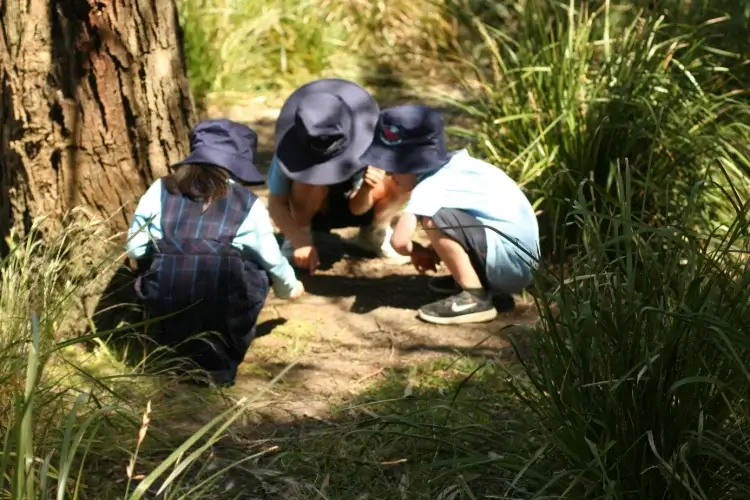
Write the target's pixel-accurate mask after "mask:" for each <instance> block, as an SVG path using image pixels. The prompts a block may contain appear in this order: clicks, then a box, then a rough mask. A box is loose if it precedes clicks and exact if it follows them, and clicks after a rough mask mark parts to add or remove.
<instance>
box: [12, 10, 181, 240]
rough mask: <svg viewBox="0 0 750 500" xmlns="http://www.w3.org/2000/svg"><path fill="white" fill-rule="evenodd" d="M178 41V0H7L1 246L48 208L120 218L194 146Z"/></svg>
mask: <svg viewBox="0 0 750 500" xmlns="http://www.w3.org/2000/svg"><path fill="white" fill-rule="evenodd" d="M181 42H182V40H181V31H180V27H179V24H178V21H177V12H176V6H175V2H174V0H100V1H97V0H0V238H2V241H3V242H2V243H0V253H2V250H3V249H2V246H3V244H4V241H5V237H6V236H7V234H8V233H9V232H10V230H11V229H13V228H15V229H17V230H19V231H20V233H21V234H26V233H27V232H28V230H29V228H30V224H31V222H32V220H33V219H34V218H35V217H37V216H40V215H55V216H57V218H58V220H59V216H60V215H62V214H63V213H64V212H65V211H67V210H69V209H71V208H73V207H75V206H84V207H87V208H88V209H90V210H92V211H93V212H94V213H95V214H97V215H101V216H103V217H109V216H112V215H113V214H115V213H116V212H117V211H118V210H119V209H120V208H122V207H126V206H128V205H132V202H133V201H134V200H137V198H138V197H139V196H141V195H142V194H143V192H144V190H145V189H146V188H147V186H148V185H149V184H150V183H151V182H153V181H154V180H155V179H156V178H158V177H160V176H162V175H165V174H166V173H167V171H168V170H167V169H168V166H169V165H170V164H171V163H174V162H176V161H178V160H179V159H180V158H181V157H182V156H183V155H185V154H186V153H187V150H188V133H189V127H190V125H191V124H192V123H193V120H194V118H195V114H194V113H195V112H194V106H193V102H192V98H191V95H190V90H189V87H188V82H187V77H186V73H185V64H184V58H183V54H182V44H181ZM131 211H132V209H127V208H126V209H125V210H122V211H120V213H119V214H117V215H116V216H115V217H114V218H113V219H112V220H113V222H114V228H115V229H123V228H124V227H126V224H127V218H128V216H129V214H130V212H131Z"/></svg>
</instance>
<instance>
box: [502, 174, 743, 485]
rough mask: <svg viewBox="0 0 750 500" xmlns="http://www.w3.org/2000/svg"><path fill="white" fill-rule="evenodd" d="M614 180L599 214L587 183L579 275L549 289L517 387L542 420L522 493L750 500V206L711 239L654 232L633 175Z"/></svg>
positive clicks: (575, 268) (542, 284)
mask: <svg viewBox="0 0 750 500" xmlns="http://www.w3.org/2000/svg"><path fill="white" fill-rule="evenodd" d="M614 185H615V190H616V193H617V198H616V201H615V202H612V203H609V204H608V208H607V209H606V210H604V211H598V212H597V211H594V210H593V209H592V207H593V204H592V203H591V202H590V201H589V200H590V198H591V197H592V196H599V195H600V194H601V193H600V192H594V193H593V194H592V195H589V196H584V194H583V192H584V190H588V189H589V188H590V186H587V185H582V187H581V190H580V191H579V195H578V197H577V201H576V204H575V207H574V209H573V210H572V211H571V214H570V218H571V222H572V223H574V224H575V225H576V226H577V227H578V228H579V229H580V231H581V233H582V241H583V246H582V248H581V249H580V252H579V253H578V255H577V256H576V257H574V259H573V262H572V267H571V269H570V270H569V273H566V274H565V275H559V276H556V277H552V275H549V276H547V277H546V278H545V277H544V276H540V278H539V280H538V283H537V287H538V288H539V289H540V290H541V291H542V296H541V298H540V300H539V304H538V305H539V310H540V320H539V323H538V325H537V327H536V329H535V331H534V333H533V335H532V336H531V338H530V348H529V354H528V355H525V356H522V358H523V364H524V368H525V371H526V374H527V376H528V383H525V382H524V383H518V384H517V385H516V387H517V388H518V389H519V390H518V394H519V396H520V397H521V398H522V399H523V400H524V402H525V403H526V404H527V405H528V406H529V408H530V409H531V410H533V411H534V413H535V415H536V419H534V420H531V421H527V422H526V425H528V427H526V428H525V429H524V430H523V431H522V432H524V433H527V434H528V435H533V436H536V437H537V438H538V439H539V442H540V443H542V444H541V445H539V446H536V447H534V448H533V449H529V450H528V451H527V453H528V457H527V461H526V462H525V463H524V464H523V467H521V466H520V464H519V466H518V470H519V471H520V472H519V473H518V475H517V479H516V481H515V484H514V488H512V489H511V490H515V491H514V495H515V496H514V498H515V497H517V495H519V494H522V493H523V494H524V495H530V497H532V498H570V499H593V498H610V499H615V498H617V499H631V498H632V499H644V500H645V499H654V500H656V499H670V498H673V499H683V498H690V499H705V500H709V499H728V498H749V497H750V405H748V402H749V401H750V370H749V369H748V366H750V322H748V319H749V316H748V314H749V313H750V309H749V307H750V267H749V266H748V259H747V255H748V251H750V244H749V243H748V240H747V234H748V228H749V227H750V221H748V219H747V208H748V207H747V204H746V203H745V202H744V201H742V200H736V201H732V203H734V206H735V207H736V209H737V212H736V219H735V222H734V223H733V224H732V225H731V226H730V227H729V228H724V229H722V230H717V231H716V232H714V233H712V234H707V235H700V234H696V233H694V232H692V231H691V230H689V228H687V227H686V226H685V225H683V224H680V221H678V220H676V221H675V224H674V225H671V226H664V227H661V228H654V227H652V226H650V225H648V224H646V223H645V222H644V221H643V220H642V219H641V218H640V216H639V213H641V211H640V207H638V206H634V204H633V200H634V199H635V197H634V194H635V193H634V191H636V190H637V189H639V188H638V187H637V186H636V185H635V184H634V183H633V182H632V178H631V176H630V169H629V168H628V169H625V170H624V172H623V174H622V175H618V176H616V178H615V183H614ZM595 191H596V189H595ZM598 191H601V189H599V190H598ZM728 199H729V200H732V198H731V196H730V195H728ZM529 422H531V424H529ZM524 497H526V496H524Z"/></svg>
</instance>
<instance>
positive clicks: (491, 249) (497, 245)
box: [404, 150, 539, 293]
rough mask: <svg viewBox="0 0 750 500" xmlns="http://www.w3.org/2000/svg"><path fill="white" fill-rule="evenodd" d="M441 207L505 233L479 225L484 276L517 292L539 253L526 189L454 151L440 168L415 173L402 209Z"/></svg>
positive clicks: (420, 212)
mask: <svg viewBox="0 0 750 500" xmlns="http://www.w3.org/2000/svg"><path fill="white" fill-rule="evenodd" d="M441 208H456V209H460V210H463V211H465V212H467V213H469V214H471V215H473V216H474V217H475V218H476V219H477V220H478V221H479V222H480V223H481V224H484V225H487V226H490V227H491V228H494V229H497V230H498V231H501V232H502V233H503V234H504V235H506V236H501V235H500V234H498V233H497V232H495V231H493V230H492V229H489V228H484V231H485V234H486V236H487V269H486V272H487V279H488V281H489V282H490V286H492V288H493V289H494V290H496V291H501V292H506V293H517V292H519V291H520V290H522V289H523V288H524V287H526V286H528V285H529V284H530V283H531V280H532V270H533V269H534V268H536V262H535V261H536V259H538V258H539V226H538V223H537V219H536V214H535V213H534V208H533V207H532V206H531V203H530V202H529V200H528V199H527V198H526V195H524V194H523V191H521V188H520V187H519V186H518V184H516V182H515V181H513V179H511V178H510V177H509V176H508V175H507V174H506V173H505V172H503V171H502V170H501V169H499V168H497V167H495V166H494V165H490V164H489V163H487V162H484V161H482V160H479V159H476V158H473V157H472V156H471V155H469V153H468V151H466V150H461V151H458V152H457V153H456V154H455V155H453V157H452V158H451V159H450V161H449V162H448V163H446V164H445V165H443V166H442V167H441V168H440V169H439V170H437V171H436V172H434V173H432V174H431V175H429V176H426V177H424V178H420V180H419V183H418V184H417V186H416V187H415V188H414V190H413V191H412V193H411V196H410V198H409V201H408V203H407V204H406V207H405V208H404V211H405V212H407V213H411V214H414V215H417V216H422V217H432V216H433V215H435V213H436V212H437V211H438V210H440V209H441ZM513 241H515V243H517V244H518V245H519V246H520V247H521V249H519V248H518V246H516V244H514V242H513ZM529 254H530V255H531V257H530V256H529Z"/></svg>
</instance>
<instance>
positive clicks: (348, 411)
mask: <svg viewBox="0 0 750 500" xmlns="http://www.w3.org/2000/svg"><path fill="white" fill-rule="evenodd" d="M503 363H504V361H503V360H501V359H500V358H497V357H494V358H483V357H473V358H467V357H464V358H457V357H447V356H445V357H441V358H437V359H432V360H431V361H429V362H426V363H422V364H415V365H412V366H408V367H400V368H395V369H386V370H384V371H383V373H382V374H381V375H380V376H379V377H378V378H377V379H376V380H373V381H372V383H370V384H369V385H368V386H365V387H363V388H361V389H360V390H359V391H358V392H357V393H356V394H354V395H352V396H351V397H349V398H348V399H347V400H346V401H343V402H341V403H339V404H337V405H335V406H333V407H331V408H330V414H329V416H328V417H326V418H320V417H303V418H298V419H295V420H294V421H292V422H286V423H280V422H278V421H268V420H264V419H260V420H258V421H256V422H255V423H252V424H249V425H246V426H244V427H243V428H241V429H237V431H236V432H237V437H236V439H235V441H234V442H235V444H236V447H235V448H234V449H231V450H230V449H227V450H223V452H225V453H228V454H232V456H234V454H235V453H239V452H240V450H241V449H242V447H243V446H253V445H254V444H255V443H257V442H259V441H262V442H263V443H264V445H265V446H266V449H268V450H272V451H271V452H270V453H269V454H268V455H266V456H264V457H263V458H262V459H261V461H260V462H259V463H258V464H257V466H258V467H261V468H263V469H268V470H274V469H278V471H279V472H280V473H281V474H282V476H281V477H283V480H281V481H278V480H270V481H266V482H263V483H262V484H261V483H258V482H257V481H256V482H254V484H252V485H250V484H248V483H247V482H245V484H246V485H247V487H251V488H254V490H253V491H252V493H253V494H255V495H257V496H258V497H259V498H269V499H281V498H284V499H303V498H313V497H314V496H316V492H318V493H319V494H320V496H321V498H328V499H331V500H337V499H341V500H343V499H350V498H463V497H450V496H445V495H446V493H445V492H446V491H448V492H450V490H451V489H452V488H454V489H455V488H456V487H457V486H458V485H460V483H461V482H462V481H465V482H466V483H465V485H464V487H463V491H466V490H467V488H468V489H469V490H470V491H471V492H472V493H473V495H474V496H472V497H467V498H485V496H483V495H486V494H490V493H497V491H498V490H501V489H505V488H507V487H508V486H509V484H510V481H512V479H513V474H508V470H507V469H503V468H502V465H501V463H502V461H500V462H498V461H493V460H487V457H488V455H489V456H490V457H492V454H493V453H494V454H497V453H502V452H503V451H512V452H513V453H518V454H519V455H520V454H521V453H523V452H524V451H525V450H526V448H527V446H528V444H529V442H528V435H525V434H523V433H522V432H519V427H518V422H519V419H520V417H522V415H524V414H525V413H526V410H525V409H524V408H523V406H522V405H521V404H520V402H519V400H518V399H517V398H516V396H515V394H514V393H513V391H512V390H511V389H510V386H509V383H508V381H507V380H508V372H507V371H506V370H505V369H504V368H503ZM237 448H239V449H237ZM237 456H238V457H239V456H241V453H240V454H239V455H237ZM521 465H522V464H521ZM456 467H460V469H461V471H462V476H461V477H457V476H456V474H455V473H450V471H451V470H453V469H454V468H456ZM405 477H408V481H404V478H405ZM441 495H443V496H441Z"/></svg>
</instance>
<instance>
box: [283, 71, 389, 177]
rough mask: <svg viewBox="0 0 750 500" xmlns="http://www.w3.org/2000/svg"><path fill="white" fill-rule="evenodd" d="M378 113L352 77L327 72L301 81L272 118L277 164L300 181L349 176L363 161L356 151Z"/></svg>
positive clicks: (368, 136) (371, 130) (368, 139)
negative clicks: (327, 73)
mask: <svg viewBox="0 0 750 500" xmlns="http://www.w3.org/2000/svg"><path fill="white" fill-rule="evenodd" d="M379 114H380V108H379V107H378V103H377V102H376V101H375V99H374V98H373V97H372V96H371V95H370V93H369V92H368V91H367V90H365V89H364V88H362V87H361V86H359V85H357V84H356V83H354V82H350V81H348V80H342V79H339V78H327V79H322V80H316V81H313V82H310V83H307V84H305V85H303V86H302V87H300V88H298V89H297V90H295V91H294V93H292V95H291V96H289V98H288V99H287V100H286V102H285V103H284V105H283V106H282V108H281V113H280V114H279V118H278V120H277V122H276V157H277V159H278V161H279V168H281V171H282V172H283V173H284V174H285V175H286V176H287V177H288V178H289V179H291V180H292V181H296V182H301V183H304V184H314V185H322V186H327V185H332V184H338V183H340V182H344V181H346V180H347V179H350V178H351V177H352V176H354V175H355V174H356V173H357V172H359V171H361V170H362V169H363V168H364V167H365V166H366V164H363V163H362V162H361V160H360V156H361V155H362V153H364V151H365V150H366V149H367V147H368V146H369V145H370V142H371V141H372V136H373V133H374V131H375V124H376V123H377V121H378V116H379Z"/></svg>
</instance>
